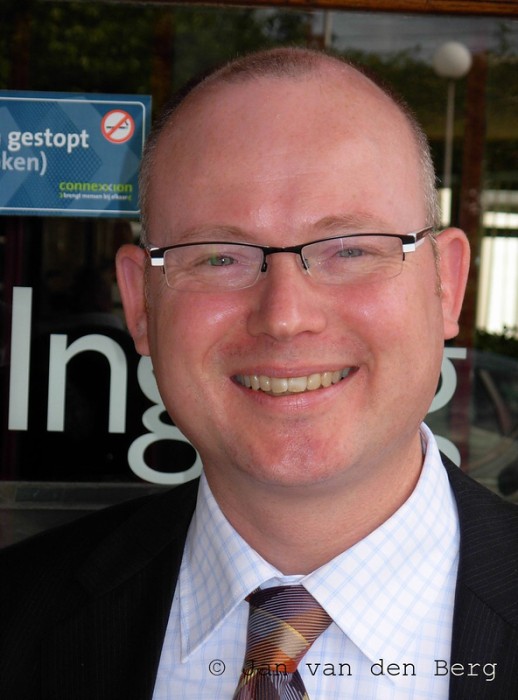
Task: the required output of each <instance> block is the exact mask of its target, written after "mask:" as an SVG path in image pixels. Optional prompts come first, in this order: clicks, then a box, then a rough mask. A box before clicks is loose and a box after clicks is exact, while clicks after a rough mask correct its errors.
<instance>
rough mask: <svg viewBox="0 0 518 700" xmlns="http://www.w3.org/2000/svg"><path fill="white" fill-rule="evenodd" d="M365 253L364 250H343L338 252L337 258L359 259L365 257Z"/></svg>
mask: <svg viewBox="0 0 518 700" xmlns="http://www.w3.org/2000/svg"><path fill="white" fill-rule="evenodd" d="M366 253H367V251H366V250H365V249H364V248H351V247H349V248H343V249H342V250H339V251H338V256H339V257H340V258H360V257H361V256H362V255H365V254H366Z"/></svg>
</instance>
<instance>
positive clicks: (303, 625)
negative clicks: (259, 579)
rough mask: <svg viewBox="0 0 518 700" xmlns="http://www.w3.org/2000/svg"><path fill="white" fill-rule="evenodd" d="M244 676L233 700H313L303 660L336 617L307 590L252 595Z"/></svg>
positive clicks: (276, 589) (281, 589)
mask: <svg viewBox="0 0 518 700" xmlns="http://www.w3.org/2000/svg"><path fill="white" fill-rule="evenodd" d="M247 600H248V602H249V604H250V612H249V617H248V639H247V644H246V653H245V661H244V664H243V671H242V673H241V677H240V679H239V683H238V686H237V689H236V691H235V693H234V697H233V700H309V697H308V694H307V692H306V688H305V687H304V683H303V682H302V678H301V677H300V674H299V672H298V670H297V666H298V664H299V661H300V660H301V659H302V657H303V656H304V654H305V653H306V652H307V650H308V649H309V647H310V646H311V645H312V644H313V642H314V641H315V639H316V638H317V637H318V636H319V635H320V634H322V632H323V631H324V630H325V629H327V627H329V625H330V624H331V618H330V617H329V615H328V614H327V613H326V612H325V610H324V609H323V608H322V607H321V606H320V605H319V604H318V603H317V601H316V600H315V599H314V598H313V596H312V595H311V594H310V593H308V591H307V590H306V589H305V588H304V587H303V586H275V587H273V588H264V589H259V590H256V591H254V592H253V593H251V594H250V595H249V596H248V597H247Z"/></svg>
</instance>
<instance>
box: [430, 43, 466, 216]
mask: <svg viewBox="0 0 518 700" xmlns="http://www.w3.org/2000/svg"><path fill="white" fill-rule="evenodd" d="M433 67H434V70H435V72H436V73H437V75H439V76H440V77H441V78H446V79H447V80H448V91H447V101H446V129H445V137H444V171H443V181H442V188H441V189H442V192H441V216H442V224H443V226H448V225H449V224H450V223H451V172H452V161H453V125H454V118H455V81H456V80H458V79H459V78H463V77H464V76H465V75H467V73H468V72H469V69H470V68H471V53H470V51H469V49H468V48H467V47H466V46H464V44H461V43H460V42H458V41H447V42H446V43H445V44H443V45H442V46H440V47H439V48H438V49H437V51H436V52H435V54H434V56H433Z"/></svg>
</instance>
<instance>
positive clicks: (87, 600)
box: [42, 482, 197, 700]
mask: <svg viewBox="0 0 518 700" xmlns="http://www.w3.org/2000/svg"><path fill="white" fill-rule="evenodd" d="M196 492H197V483H195V482H191V483H190V484H187V485H185V486H183V487H178V488H177V489H174V490H173V491H171V492H168V493H165V494H161V495H160V497H158V498H152V499H150V500H149V501H147V503H145V504H144V505H143V506H142V507H141V508H139V509H138V510H137V511H136V512H135V513H134V514H133V516H132V517H131V518H130V519H128V520H127V521H125V522H124V523H123V524H122V525H121V526H120V527H118V528H117V529H116V530H115V531H114V532H113V533H112V534H111V535H110V536H109V537H107V538H106V539H105V540H104V541H103V542H102V544H101V545H100V546H99V547H98V548H97V549H96V550H95V551H94V552H93V553H92V555H91V556H90V558H89V559H88V560H87V561H86V563H85V564H84V565H82V566H81V569H80V570H79V571H78V572H77V579H76V581H75V582H74V584H73V585H72V586H71V588H70V592H69V599H68V600H66V601H62V603H63V607H64V608H65V609H66V611H67V613H66V615H65V616H64V618H63V619H62V621H61V622H59V623H58V624H57V625H56V626H55V627H54V629H53V630H52V631H51V633H50V634H49V637H48V639H47V640H46V641H45V643H44V647H43V656H44V659H43V664H42V668H43V673H44V677H43V686H44V688H45V691H44V693H43V697H49V698H56V699H57V698H59V699H60V700H61V699H63V700H64V699H65V698H66V699H67V700H68V699H70V698H74V700H114V699H115V698H124V700H148V699H150V698H151V697H152V693H153V686H154V682H155V678H156V670H157V667H158V663H159V660H160V653H161V649H162V642H163V638H164V634H165V630H166V626H167V622H168V617H169V611H170V607H171V602H172V598H173V594H174V589H175V586H176V581H177V577H178V572H179V568H180V564H181V560H182V553H183V548H184V543H185V537H186V534H187V529H188V526H189V522H190V520H191V517H192V513H193V511H194V505H195V500H196Z"/></svg>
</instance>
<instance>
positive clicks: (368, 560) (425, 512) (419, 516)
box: [178, 425, 459, 662]
mask: <svg viewBox="0 0 518 700" xmlns="http://www.w3.org/2000/svg"><path fill="white" fill-rule="evenodd" d="M421 436H422V440H423V445H424V449H425V450H426V453H425V460H424V464H423V468H422V472H421V476H420V478H419V481H418V483H417V485H416V488H415V489H414V491H413V493H412V494H411V496H410V497H409V499H408V500H407V501H406V502H405V503H404V504H403V505H402V506H401V507H400V508H399V509H398V510H397V511H396V513H394V515H392V516H391V517H390V518H389V519H388V520H387V521H386V522H385V523H383V524H382V525H381V526H380V527H379V528H377V529H376V530H374V531H373V532H372V533H371V534H369V535H368V536H367V537H365V538H364V539H363V540H361V541H360V542H358V543H357V544H355V545H354V546H353V547H351V548H350V549H348V550H347V551H345V552H343V553H342V554H340V555H338V556H337V557H335V558H334V559H333V560H331V561H330V562H328V563H327V564H325V565H324V566H322V567H320V568H319V569H317V570H316V571H314V572H312V573H311V574H308V575H307V576H298V577H294V576H290V577H286V576H284V575H283V574H282V573H281V572H279V571H278V570H277V569H276V568H275V567H273V566H272V565H271V564H269V563H268V562H267V561H265V560H264V559H263V558H262V557H261V556H260V555H259V554H258V553H257V552H255V550H253V549H252V548H251V547H250V546H249V545H248V544H247V543H246V542H245V541H244V540H243V538H242V537H241V536H240V535H239V534H238V533H237V532H236V531H235V530H234V528H233V527H232V526H231V525H230V523H229V522H228V520H227V519H226V518H225V517H224V515H223V513H222V512H221V510H220V508H219V506H218V504H217V503H216V501H215V499H214V497H213V495H212V493H211V491H210V488H209V486H208V483H207V481H206V479H205V477H204V475H202V477H201V482H200V489H199V494H198V503H197V507H196V511H195V514H194V517H193V520H192V522H191V526H190V528H189V532H188V535H187V540H186V546H185V552H184V557H183V560H182V567H181V570H180V576H179V580H178V595H179V604H180V629H181V645H182V661H184V660H186V659H187V658H188V656H189V655H190V654H191V653H192V652H194V651H195V650H196V649H197V648H198V647H199V646H200V645H202V644H203V643H204V641H205V640H206V639H207V638H208V637H209V636H210V635H211V634H212V632H214V631H215V630H216V629H217V628H218V627H219V626H220V625H221V624H223V622H224V620H225V618H227V617H228V616H229V615H230V614H231V613H232V611H233V610H235V608H236V607H237V606H238V605H240V604H241V603H243V601H244V598H245V597H246V596H247V595H248V594H249V593H250V591H252V590H254V589H255V588H257V587H258V586H261V585H265V584H266V585H278V584H282V583H295V582H300V583H303V584H304V585H305V587H306V588H307V590H308V591H310V593H312V595H313V596H314V597H315V598H316V599H317V600H318V602H319V603H320V604H321V605H322V607H323V608H324V609H325V610H326V612H327V613H328V614H329V615H330V616H331V618H332V619H333V621H334V622H335V623H336V624H337V625H338V626H339V627H340V628H341V629H342V631H343V632H344V633H345V634H346V635H347V636H348V637H349V638H350V639H351V641H352V642H354V643H355V644H356V646H358V647H359V648H360V649H361V650H362V652H363V653H364V654H365V655H366V656H367V657H368V658H370V659H371V660H372V661H373V662H376V661H377V660H378V659H379V658H380V657H381V656H383V655H385V657H386V658H401V654H402V653H404V651H405V649H406V648H407V646H408V645H409V644H410V642H411V639H412V637H413V636H414V635H415V633H416V631H417V629H418V628H419V626H420V624H421V622H422V620H423V618H424V617H425V615H426V613H427V611H428V609H429V608H430V607H431V605H432V604H433V602H434V600H435V599H436V597H437V596H438V595H439V591H440V590H441V588H442V587H443V585H444V583H445V581H446V579H447V577H448V576H451V571H452V567H454V566H456V565H457V559H458V546H459V533H458V519H457V513H456V507H455V504H454V499H453V495H452V493H451V489H450V486H449V482H448V478H447V475H446V472H445V470H444V467H443V465H442V462H441V458H440V455H439V451H438V448H437V444H436V442H435V439H434V438H433V436H432V434H431V432H430V431H429V429H428V428H427V427H426V426H424V425H423V426H422V430H421ZM373 600H376V601H377V605H376V606H372V601H373ZM208 601H210V602H208ZM380 601H383V602H384V604H383V605H380ZM380 609H382V610H383V614H382V615H379V613H376V612H375V611H376V610H378V611H379V610H380ZM377 614H378V615H379V619H378V620H373V616H374V615H377ZM374 623H375V624H374ZM373 628H375V629H376V634H373V633H372V629H373Z"/></svg>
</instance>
